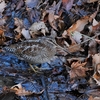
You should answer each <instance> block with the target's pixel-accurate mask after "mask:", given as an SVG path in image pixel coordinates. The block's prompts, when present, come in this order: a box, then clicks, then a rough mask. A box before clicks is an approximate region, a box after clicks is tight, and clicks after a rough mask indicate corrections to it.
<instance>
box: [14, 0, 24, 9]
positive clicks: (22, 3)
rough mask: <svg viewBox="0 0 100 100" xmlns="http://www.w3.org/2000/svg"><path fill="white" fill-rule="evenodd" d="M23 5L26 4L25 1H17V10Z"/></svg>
mask: <svg viewBox="0 0 100 100" xmlns="http://www.w3.org/2000/svg"><path fill="white" fill-rule="evenodd" d="M23 5H24V1H23V0H20V1H19V2H17V7H16V10H19V9H20V8H21V7H22V6H23Z"/></svg>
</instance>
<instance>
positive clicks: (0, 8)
mask: <svg viewBox="0 0 100 100" xmlns="http://www.w3.org/2000/svg"><path fill="white" fill-rule="evenodd" d="M5 7H6V3H5V1H4V0H3V1H1V2H0V13H2V12H3V11H4V8H5Z"/></svg>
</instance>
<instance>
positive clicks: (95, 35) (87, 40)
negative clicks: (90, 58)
mask: <svg viewBox="0 0 100 100" xmlns="http://www.w3.org/2000/svg"><path fill="white" fill-rule="evenodd" d="M98 35H100V33H97V34H96V35H95V36H93V37H91V38H89V39H87V40H85V41H83V42H81V43H80V44H76V45H73V46H71V47H70V48H73V47H75V46H78V45H81V44H84V43H85V42H88V41H90V40H93V39H94V38H95V37H97V36H98Z"/></svg>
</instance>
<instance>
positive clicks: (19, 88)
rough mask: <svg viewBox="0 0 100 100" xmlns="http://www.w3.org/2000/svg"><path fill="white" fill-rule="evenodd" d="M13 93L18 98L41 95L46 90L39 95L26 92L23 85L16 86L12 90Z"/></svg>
mask: <svg viewBox="0 0 100 100" xmlns="http://www.w3.org/2000/svg"><path fill="white" fill-rule="evenodd" d="M10 90H11V91H13V92H15V94H17V95H18V96H30V95H36V96H38V95H41V94H42V93H43V92H44V89H43V90H42V91H40V92H39V93H35V92H31V91H27V90H25V88H24V87H23V86H22V85H21V83H19V84H17V85H14V86H12V87H11V88H10Z"/></svg>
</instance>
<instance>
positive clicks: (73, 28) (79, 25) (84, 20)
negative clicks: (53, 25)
mask: <svg viewBox="0 0 100 100" xmlns="http://www.w3.org/2000/svg"><path fill="white" fill-rule="evenodd" d="M88 21H89V16H84V17H82V18H81V19H79V20H78V21H76V23H74V24H73V25H72V26H71V27H70V28H69V29H67V30H66V33H63V34H62V37H66V35H69V36H70V34H71V33H73V32H74V31H78V32H81V31H82V30H83V29H84V26H85V25H86V24H88Z"/></svg>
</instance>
